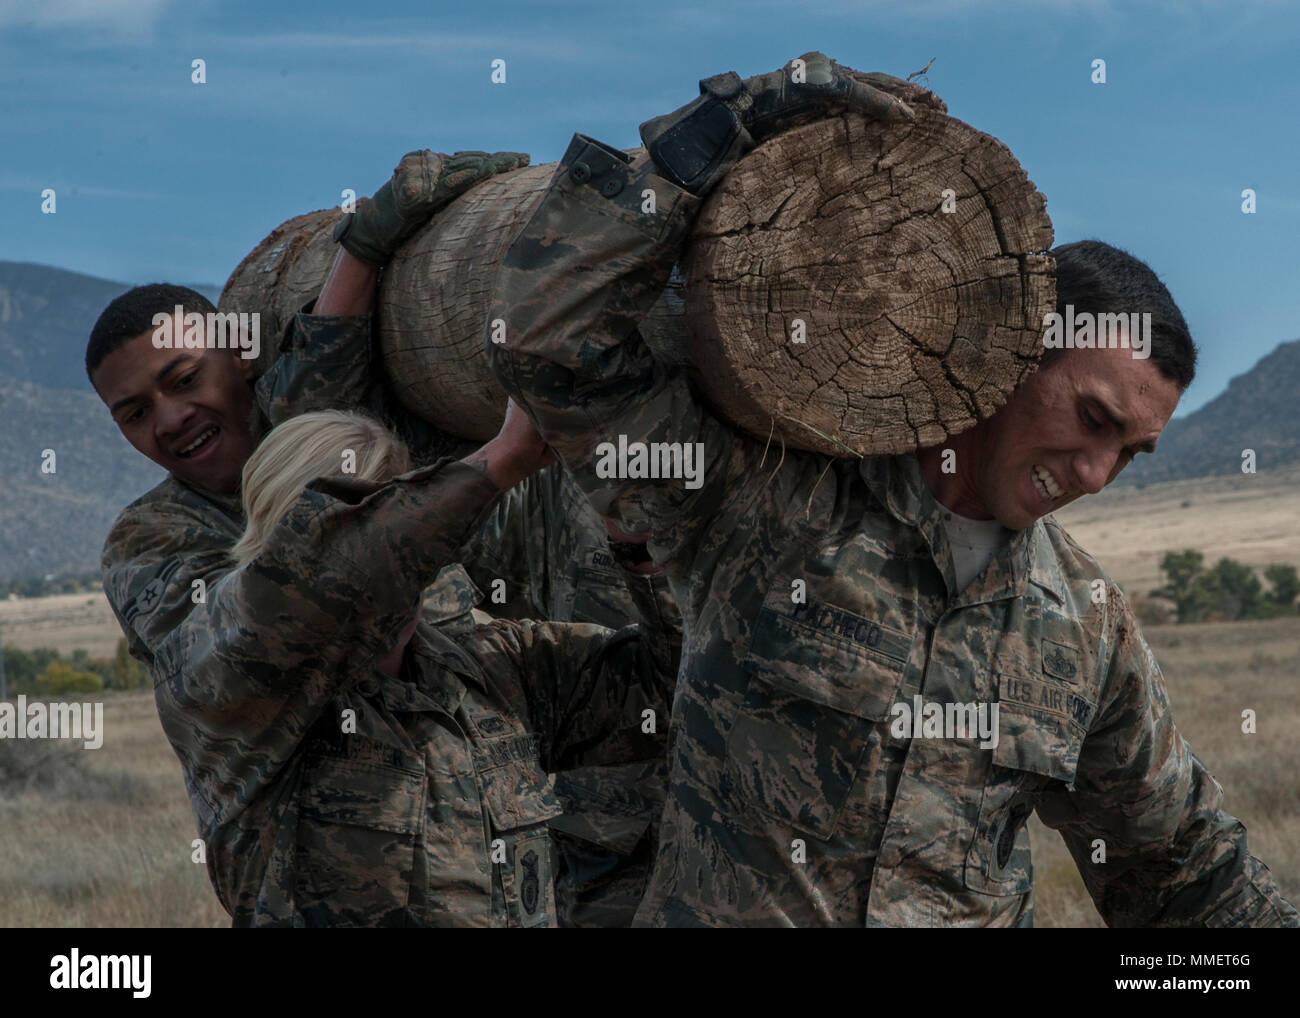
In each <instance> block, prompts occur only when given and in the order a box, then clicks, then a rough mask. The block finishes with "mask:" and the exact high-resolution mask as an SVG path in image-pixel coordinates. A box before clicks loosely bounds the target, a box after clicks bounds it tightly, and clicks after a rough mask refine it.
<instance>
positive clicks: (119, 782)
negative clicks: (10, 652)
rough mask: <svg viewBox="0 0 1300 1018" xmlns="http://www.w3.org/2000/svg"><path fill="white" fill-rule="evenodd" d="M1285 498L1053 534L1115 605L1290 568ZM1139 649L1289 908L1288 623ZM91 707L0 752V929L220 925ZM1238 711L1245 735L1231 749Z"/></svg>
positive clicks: (68, 632) (166, 791) (139, 712)
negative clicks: (1085, 564) (1213, 575)
mask: <svg viewBox="0 0 1300 1018" xmlns="http://www.w3.org/2000/svg"><path fill="white" fill-rule="evenodd" d="M1298 487H1300V471H1297V472H1294V473H1293V474H1291V475H1273V476H1270V475H1259V476H1257V477H1243V478H1226V479H1217V480H1213V481H1208V482H1197V483H1188V482H1176V483H1175V484H1169V485H1160V486H1152V487H1150V488H1147V489H1146V490H1145V491H1143V492H1136V491H1134V492H1127V491H1122V492H1119V493H1115V494H1112V493H1111V492H1106V493H1103V494H1102V495H1100V496H1095V497H1094V499H1090V500H1088V501H1087V502H1085V503H1084V504H1083V505H1080V506H1074V507H1068V508H1067V510H1066V512H1064V513H1062V514H1060V518H1061V519H1062V522H1063V523H1065V525H1066V526H1067V527H1068V528H1069V530H1070V532H1071V534H1073V535H1074V536H1075V537H1076V539H1077V540H1079V541H1080V543H1081V544H1083V545H1084V546H1085V547H1086V548H1088V549H1089V550H1090V551H1092V552H1093V553H1094V554H1095V555H1096V556H1097V557H1098V558H1099V559H1100V560H1101V562H1102V564H1103V565H1104V566H1105V567H1106V568H1107V570H1108V571H1109V572H1110V573H1111V575H1112V576H1113V577H1114V578H1115V579H1116V580H1117V581H1118V582H1119V583H1120V584H1121V585H1123V586H1124V587H1125V589H1126V590H1129V591H1135V590H1136V591H1138V592H1143V593H1144V592H1145V591H1146V590H1148V589H1150V588H1151V587H1153V586H1155V585H1156V584H1157V583H1158V582H1159V577H1158V575H1157V570H1156V568H1155V563H1156V562H1158V560H1159V556H1160V555H1161V554H1163V552H1164V551H1166V550H1179V549H1181V548H1185V547H1195V548H1199V549H1201V550H1202V551H1203V552H1204V553H1205V556H1206V560H1207V564H1210V563H1212V562H1213V561H1214V560H1215V559H1217V558H1218V557H1219V556H1220V555H1228V556H1230V557H1233V558H1238V559H1240V560H1242V561H1245V562H1248V563H1250V564H1251V565H1255V566H1262V565H1265V564H1267V563H1268V562H1273V561H1283V562H1289V563H1292V564H1295V565H1300V498H1297V492H1298ZM1103 500H1107V501H1103ZM1183 502H1190V505H1188V506H1187V507H1185V508H1184V507H1183V506H1182V503H1183ZM87 601H90V602H92V603H91V604H87V603H86V602H87ZM1146 632H1147V637H1148V639H1149V640H1150V642H1151V644H1152V646H1153V647H1154V649H1155V652H1156V656H1157V658H1158V659H1159V661H1160V664H1161V667H1162V670H1163V671H1164V674H1165V679H1166V682H1167V683H1168V686H1169V695H1170V699H1171V701H1172V704H1173V709H1174V716H1175V717H1176V718H1177V720H1178V725H1179V728H1180V730H1181V731H1182V732H1183V734H1184V735H1185V736H1186V738H1187V740H1188V741H1189V742H1190V743H1191V745H1192V748H1193V749H1194V750H1195V751H1196V753H1197V754H1198V755H1199V756H1200V758H1201V759H1202V760H1203V761H1204V762H1205V763H1206V765H1207V766H1208V767H1209V768H1210V770H1211V771H1212V772H1213V773H1214V775H1215V776H1216V778H1218V780H1219V782H1220V784H1222V785H1223V787H1224V789H1225V796H1224V808H1225V809H1227V811H1228V812H1230V813H1232V814H1233V815H1234V816H1236V817H1238V818H1240V819H1241V820H1242V821H1243V822H1244V823H1245V824H1246V826H1247V828H1248V830H1249V831H1250V844H1251V849H1252V851H1253V852H1254V854H1255V855H1257V856H1259V857H1260V858H1262V859H1263V860H1264V861H1265V862H1267V863H1268V865H1269V867H1270V869H1271V870H1272V871H1273V874H1274V877H1275V878H1276V879H1277V881H1278V884H1279V885H1280V886H1281V888H1282V891H1283V893H1284V894H1286V895H1287V896H1288V897H1289V898H1290V899H1291V900H1292V901H1293V902H1295V901H1300V780H1297V774H1300V738H1297V732H1300V618H1295V617H1293V618H1287V619H1274V620H1269V621H1259V622H1238V623H1205V624H1201V625H1196V626H1161V627H1152V628H1149V629H1147V631H1146ZM0 633H2V635H3V637H4V640H5V642H6V643H8V644H9V645H11V646H18V647H24V648H32V647H36V646H41V645H47V646H55V647H57V648H58V649H59V650H61V651H64V652H65V653H66V652H70V651H72V650H73V649H75V648H76V647H79V646H83V647H86V648H87V649H88V650H90V651H91V653H92V654H94V655H101V654H102V655H106V654H109V653H111V651H112V649H113V646H114V645H115V643H116V640H117V637H118V635H119V634H118V631H117V627H116V624H115V622H114V621H113V619H112V615H111V613H108V611H107V605H106V604H104V603H103V601H102V597H100V596H99V595H95V596H94V597H92V596H91V595H67V596H64V597H59V598H47V599H41V600H39V601H19V602H12V601H10V602H0ZM104 705H105V706H104V729H105V731H104V745H103V748H101V749H99V750H94V751H88V750H83V749H80V748H73V747H72V746H70V745H68V744H66V743H52V742H41V743H33V742H26V741H23V742H0V926H72V927H77V926H91V927H100V926H146V927H156V926H222V925H226V924H227V922H228V920H227V918H226V915H225V913H224V912H223V911H222V909H221V907H220V906H219V905H218V904H217V900H216V897H215V896H214V895H213V894H212V892H211V890H210V889H209V887H208V882H207V875H206V872H205V870H204V868H203V867H202V866H201V865H196V864H194V863H193V862H191V861H190V854H191V848H190V842H191V840H192V839H193V838H194V836H195V834H194V821H193V818H192V816H191V813H190V808H189V803H188V801H187V799H186V797H185V791H184V786H183V784H182V781H181V775H180V765H179V764H178V762H177V760H176V757H175V756H174V754H173V753H172V751H171V748H170V747H169V746H168V744H167V741H166V739H165V738H164V736H163V734H162V730H161V728H160V727H159V724H158V720H157V717H156V715H155V713H154V707H153V699H152V696H151V695H150V694H148V693H123V694H106V695H105V696H104ZM1246 707H1250V708H1252V709H1254V710H1255V712H1256V715H1257V717H1258V732H1257V734H1255V735H1243V734H1242V732H1241V711H1242V710H1243V709H1244V708H1246ZM78 745H79V744H78ZM17 771H23V772H24V773H22V774H21V775H19V776H17V777H15V776H14V775H15V773H16V772H17ZM6 772H7V773H8V774H9V777H8V778H5V776H4V775H5V774H6ZM1030 825H1031V826H1030V835H1031V838H1032V839H1033V842H1034V858H1035V866H1036V880H1035V892H1036V906H1035V920H1036V924H1037V925H1038V926H1040V927H1048V926H1099V925H1101V921H1100V918H1099V917H1098V915H1097V913H1096V910H1095V909H1094V908H1093V907H1092V903H1091V901H1090V900H1089V899H1088V896H1087V894H1086V892H1085V891H1084V890H1083V884H1082V881H1081V880H1080V878H1079V876H1078V873H1077V872H1076V869H1075V866H1074V862H1073V860H1072V859H1071V858H1070V856H1069V854H1068V853H1067V852H1066V851H1065V847H1064V845H1063V844H1062V842H1061V839H1060V837H1059V836H1058V835H1057V834H1056V833H1055V832H1053V831H1050V830H1047V829H1046V828H1044V827H1043V826H1042V825H1041V824H1039V823H1038V821H1037V820H1036V819H1033V820H1031V821H1030Z"/></svg>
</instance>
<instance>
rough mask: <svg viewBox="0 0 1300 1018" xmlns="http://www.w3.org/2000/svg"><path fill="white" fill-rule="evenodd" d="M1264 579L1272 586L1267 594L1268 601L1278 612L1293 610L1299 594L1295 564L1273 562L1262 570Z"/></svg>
mask: <svg viewBox="0 0 1300 1018" xmlns="http://www.w3.org/2000/svg"><path fill="white" fill-rule="evenodd" d="M1264 579H1266V580H1268V582H1269V584H1270V585H1271V586H1272V588H1273V589H1272V590H1270V591H1269V592H1268V594H1267V597H1268V601H1269V603H1270V604H1271V605H1273V607H1275V608H1277V609H1278V610H1279V611H1280V612H1284V613H1290V612H1293V611H1295V599H1296V597H1297V595H1300V576H1297V575H1296V568H1295V566H1284V565H1281V564H1280V563H1277V562H1275V563H1273V565H1271V566H1269V567H1268V568H1267V569H1265V570H1264Z"/></svg>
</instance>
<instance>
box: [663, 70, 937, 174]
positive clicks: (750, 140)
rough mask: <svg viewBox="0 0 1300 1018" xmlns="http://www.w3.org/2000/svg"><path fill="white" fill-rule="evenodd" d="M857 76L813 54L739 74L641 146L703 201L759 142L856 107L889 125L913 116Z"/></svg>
mask: <svg viewBox="0 0 1300 1018" xmlns="http://www.w3.org/2000/svg"><path fill="white" fill-rule="evenodd" d="M854 73H855V72H851V71H850V70H849V68H846V67H841V66H840V65H839V64H837V63H835V62H834V61H833V60H831V59H830V58H829V57H827V56H826V55H825V54H822V53H816V52H814V53H805V54H804V55H803V56H802V57H800V58H799V59H798V60H797V61H796V60H792V61H791V62H790V64H788V65H787V66H786V67H783V68H782V69H781V70H779V71H772V72H771V73H770V74H760V75H757V76H756V77H753V78H746V79H744V80H743V81H742V80H741V78H740V75H738V74H736V72H735V71H728V72H727V73H726V74H718V75H715V76H714V77H712V78H705V79H704V80H702V81H701V82H700V98H698V99H696V100H694V101H693V102H691V103H688V104H687V105H686V106H683V107H682V108H681V109H679V110H676V111H675V112H673V113H669V114H668V115H666V116H662V117H655V118H654V119H653V120H647V121H646V122H645V123H644V124H642V125H641V140H642V142H644V143H645V147H646V149H647V151H648V152H649V155H650V158H651V160H653V162H654V164H655V167H656V168H657V169H658V170H659V171H660V173H661V175H662V176H664V177H665V178H667V179H668V180H671V181H672V182H673V183H675V184H677V185H678V186H679V187H682V188H685V189H686V190H687V191H690V192H691V193H692V194H695V195H704V194H706V193H708V191H710V190H711V189H712V188H713V187H714V186H715V185H716V184H717V183H718V181H720V180H721V179H722V178H723V177H724V176H726V174H727V172H728V171H729V170H730V169H731V167H732V166H734V165H735V164H736V163H737V162H739V160H740V158H741V156H743V155H744V154H745V153H746V152H748V151H749V150H750V149H752V148H753V147H754V146H755V145H756V144H758V143H759V142H761V141H764V140H766V139H767V138H769V137H770V136H771V135H773V134H776V133H778V132H780V131H785V130H789V129H790V128H791V127H796V126H798V125H799V124H804V123H807V122H809V121H811V120H815V119H817V118H818V117H822V116H825V115H826V114H827V113H829V112H831V111H833V110H837V109H853V110H857V111H858V112H860V113H863V114H865V115H866V116H868V117H873V118H884V119H886V120H911V119H912V118H913V116H914V114H913V113H912V110H911V108H910V107H908V105H907V104H906V103H904V102H903V101H902V100H901V99H898V98H896V97H895V96H893V95H890V94H889V92H887V91H884V90H882V89H881V88H877V87H875V86H874V85H870V84H867V83H866V82H864V81H862V80H859V79H858V78H855V77H854V76H853V74H854ZM878 78H879V79H886V78H887V76H886V75H879V76H878ZM888 80H890V81H893V80H895V79H888ZM900 84H906V83H905V82H900Z"/></svg>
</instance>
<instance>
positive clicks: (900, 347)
mask: <svg viewBox="0 0 1300 1018" xmlns="http://www.w3.org/2000/svg"><path fill="white" fill-rule="evenodd" d="M913 106H914V109H916V112H917V118H916V120H915V121H914V122H911V123H904V124H898V125H886V124H883V123H879V122H871V121H866V120H864V119H863V118H862V117H859V116H856V115H853V114H845V115H842V116H838V117H834V118H829V119H826V120H822V121H818V122H816V123H813V124H808V125H805V126H803V127H800V128H798V129H796V130H793V131H790V132H787V133H786V134H783V135H780V136H778V137H776V138H773V139H771V140H769V141H768V142H767V143H765V144H764V145H762V146H760V147H759V148H757V149H756V150H755V151H754V152H752V153H750V154H749V155H748V156H747V157H746V158H745V159H744V160H742V161H741V162H740V164H738V165H737V167H736V168H735V169H734V170H733V171H732V173H731V174H730V175H729V176H728V177H727V179H726V180H725V181H724V182H723V183H722V185H721V186H720V187H719V188H718V189H717V191H716V192H715V193H714V194H713V195H712V196H711V197H710V199H709V201H708V202H706V204H705V206H704V208H703V210H702V211H701V213H700V216H699V219H698V220H697V223H696V226H695V228H694V231H693V234H692V237H691V241H690V244H689V245H688V249H687V253H686V257H685V258H684V259H683V261H682V263H681V265H680V266H679V272H678V273H677V274H675V279H674V284H673V285H672V286H670V288H669V291H668V293H666V294H665V296H664V298H663V299H662V300H661V301H660V302H659V303H658V304H657V305H656V306H655V309H654V310H653V311H652V312H651V315H650V316H649V318H648V319H647V321H646V323H645V324H644V326H643V328H642V331H643V333H645V334H646V337H647V340H648V341H650V343H651V345H652V346H653V347H654V348H655V349H656V350H657V351H659V352H660V353H661V354H662V355H663V356H665V357H668V358H672V359H678V360H682V359H688V360H689V362H690V364H691V366H692V368H693V372H694V376H695V378H696V381H697V384H698V386H699V388H700V390H701V392H702V393H703V395H704V396H705V398H706V399H707V400H708V401H709V402H710V403H711V404H712V406H713V407H714V409H715V410H716V411H717V412H718V413H719V414H720V415H721V416H722V417H724V418H726V419H727V420H729V421H731V422H732V423H733V424H735V425H737V426H739V427H741V428H744V429H745V430H747V431H748V432H750V433H751V434H753V435H755V436H757V437H759V438H763V439H767V438H771V439H772V440H773V441H774V442H784V443H786V444H788V445H791V446H794V447H799V448H805V449H812V450H816V451H821V452H826V453H829V454H831V455H845V454H849V453H852V454H856V455H872V454H881V453H894V452H902V451H907V450H910V449H915V448H919V447H922V446H926V445H932V444H935V443H937V442H940V441H942V440H943V439H944V438H945V437H947V436H948V435H951V434H955V433H957V432H959V431H961V430H963V429H965V428H967V427H969V426H970V425H972V424H973V423H975V421H976V420H977V419H978V418H981V417H986V416H988V415H989V414H991V413H993V412H994V411H995V410H996V409H997V408H998V407H999V406H1001V405H1002V403H1003V402H1005V400H1006V397H1007V395H1008V394H1009V393H1010V392H1011V390H1012V389H1013V388H1014V387H1015V386H1016V385H1017V384H1018V383H1019V382H1020V381H1021V380H1022V379H1023V378H1024V377H1025V376H1026V374H1027V373H1028V372H1029V371H1031V370H1032V369H1033V367H1034V366H1035V364H1036V361H1037V357H1038V356H1039V354H1040V353H1041V336H1042V321H1043V316H1044V314H1046V313H1048V312H1050V311H1052V310H1054V303H1055V288H1054V280H1053V277H1052V272H1053V269H1054V265H1053V262H1052V259H1051V257H1050V256H1049V255H1047V254H1046V251H1047V249H1049V248H1050V247H1051V245H1052V227H1051V222H1050V220H1049V219H1048V217H1047V214H1046V210H1045V202H1044V199H1043V197H1042V195H1040V194H1039V193H1038V192H1037V191H1036V190H1035V189H1034V186H1033V184H1032V183H1030V181H1029V180H1028V179H1027V177H1026V176H1025V173H1024V171H1023V170H1022V169H1021V168H1020V166H1019V164H1018V163H1017V162H1016V160H1015V158H1014V157H1013V156H1012V155H1011V153H1010V152H1009V151H1008V150H1007V149H1006V147H1005V146H1003V145H1002V144H1001V143H1000V142H998V141H997V140H996V139H994V138H992V137H990V136H989V135H986V134H983V133H982V132H979V131H977V130H975V129H974V128H972V127H970V126H969V125H967V124H964V123H962V122H961V121H959V120H956V119H954V118H952V117H948V116H946V115H945V114H944V113H943V112H942V107H941V106H940V107H929V106H924V105H919V104H913ZM553 170H554V165H553V164H552V165H543V166H534V167H527V168H525V169H522V170H517V171H515V172H513V173H510V174H506V175H503V176H500V177H495V178H493V179H491V180H488V181H485V182H484V183H482V184H480V185H478V186H477V187H475V188H474V189H472V190H471V191H469V192H468V193H467V194H465V195H463V196H462V197H461V198H460V199H458V200H457V201H456V202H454V203H453V204H452V205H450V206H448V207H447V208H446V209H445V210H443V211H442V212H441V213H439V215H438V216H437V217H435V219H434V220H433V221H432V222H431V223H430V224H429V225H428V226H427V227H425V228H424V229H423V230H422V231H421V232H420V233H418V234H417V235H416V236H415V237H413V238H412V239H411V240H410V241H409V242H408V243H407V244H406V245H405V246H404V247H403V249H402V250H401V251H400V252H399V253H398V254H397V256H396V257H395V258H394V260H393V262H392V263H391V264H390V266H389V267H388V269H387V271H386V272H385V276H384V281H383V284H382V287H381V291H380V296H379V304H378V310H379V316H378V320H379V333H380V341H381V348H382V352H383V360H384V365H385V368H386V370H387V372H388V375H389V379H390V381H391V383H392V385H393V387H394V389H395V390H396V393H397V395H398V397H399V398H400V399H401V400H402V401H403V402H404V403H405V404H406V405H407V406H408V407H410V408H412V409H414V410H416V411H417V412H419V413H420V414H422V415H423V416H425V417H426V418H428V419H429V420H430V421H432V422H433V423H434V424H436V425H438V426H439V427H441V428H443V429H445V430H447V431H450V432H453V433H455V434H459V435H462V436H464V437H466V438H474V439H486V438H489V437H491V436H492V435H493V434H495V432H496V430H497V427H498V425H499V423H500V420H501V416H502V412H503V408H504V404H505V397H504V394H503V393H502V391H501V390H500V388H499V387H498V386H497V384H496V381H495V379H494V378H493V377H492V375H491V372H490V371H489V369H488V366H487V360H486V356H485V354H484V352H483V349H482V342H483V325H484V319H485V317H486V311H487V304H488V299H489V296H490V291H491V287H492V283H493V280H494V278H495V275H496V270H497V267H498V266H499V265H500V262H501V260H502V258H503V257H504V254H505V251H506V249H507V248H508V246H509V244H510V241H511V240H512V239H513V237H514V235H515V234H516V233H517V231H518V230H519V229H520V227H521V226H522V225H523V223H524V221H525V220H526V219H527V217H528V216H529V214H530V213H531V212H532V210H533V209H534V208H535V207H536V205H537V203H538V202H539V201H540V199H541V195H542V192H543V191H544V189H545V186H546V183H547V181H548V180H549V178H550V176H551V174H552V172H553ZM945 192H948V193H947V195H945ZM945 198H947V200H946V201H945ZM945 207H946V208H947V209H949V210H950V211H945ZM340 214H341V213H340V212H339V211H338V210H323V211H320V212H312V213H308V214H306V215H304V216H298V217H296V218H295V219H291V220H289V221H288V222H287V223H285V224H283V225H282V226H280V227H278V228H277V229H276V230H275V231H274V232H273V233H272V234H271V235H270V236H268V237H267V238H266V239H265V240H264V241H263V242H262V243H261V244H260V245H258V247H257V248H256V249H255V250H254V251H253V252H252V253H251V254H250V255H249V256H248V257H247V258H245V259H244V261H243V262H242V263H241V264H240V266H239V267H238V268H237V269H236V270H235V272H234V273H233V274H232V276H231V277H230V280H229V281H228V282H227V284H226V288H225V291H224V292H223V294H222V299H221V305H222V309H223V310H241V311H260V312H261V313H262V315H263V331H262V335H263V337H264V341H263V345H264V348H267V347H273V346H274V343H273V342H267V338H269V337H272V336H278V335H280V334H281V333H282V332H283V330H284V329H285V328H286V327H287V325H288V324H289V321H290V318H291V316H292V313H293V312H294V311H295V310H297V308H298V307H299V306H300V305H301V304H302V303H303V302H305V301H306V300H309V299H310V298H311V297H312V296H314V295H315V294H316V292H317V291H318V290H319V288H320V286H321V283H322V282H323V281H324V278H325V274H326V271H327V269H328V267H329V263H330V261H331V260H332V258H333V254H334V245H333V244H332V242H331V240H330V237H329V234H330V231H331V229H332V228H333V224H334V222H335V221H336V220H337V218H338V216H339V215H340ZM800 329H802V331H800ZM273 356H274V351H273V350H272V349H265V351H264V357H265V358H266V359H267V362H268V363H269V359H270V358H271V357H273Z"/></svg>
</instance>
